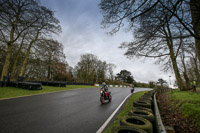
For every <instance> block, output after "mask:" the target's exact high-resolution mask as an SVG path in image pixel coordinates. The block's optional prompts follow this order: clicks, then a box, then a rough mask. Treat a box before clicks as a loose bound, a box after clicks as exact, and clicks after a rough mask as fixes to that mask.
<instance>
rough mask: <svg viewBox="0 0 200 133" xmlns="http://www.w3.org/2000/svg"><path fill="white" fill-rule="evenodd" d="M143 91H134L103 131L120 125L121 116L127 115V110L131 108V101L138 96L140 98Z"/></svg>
mask: <svg viewBox="0 0 200 133" xmlns="http://www.w3.org/2000/svg"><path fill="white" fill-rule="evenodd" d="M145 92H147V91H142V92H137V93H134V94H133V95H132V96H131V97H130V98H129V99H128V101H127V102H126V104H125V105H124V106H123V108H122V110H121V112H120V113H119V114H118V115H117V117H116V118H115V120H114V121H113V122H112V123H111V124H110V125H109V126H108V127H107V128H106V130H105V131H104V133H110V132H111V130H112V128H114V127H118V126H120V119H121V118H122V117H123V116H128V112H129V111H130V110H131V109H132V108H133V102H134V101H136V100H137V99H138V98H140V97H141V96H142V95H143V94H144V93H145Z"/></svg>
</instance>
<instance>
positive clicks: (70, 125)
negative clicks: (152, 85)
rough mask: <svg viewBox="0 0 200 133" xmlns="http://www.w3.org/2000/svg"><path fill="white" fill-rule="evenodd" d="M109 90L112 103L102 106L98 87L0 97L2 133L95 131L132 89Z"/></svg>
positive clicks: (79, 132) (0, 125)
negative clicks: (18, 96)
mask: <svg viewBox="0 0 200 133" xmlns="http://www.w3.org/2000/svg"><path fill="white" fill-rule="evenodd" d="M144 90H149V89H145V88H136V89H135V92H137V91H144ZM110 91H111V92H112V93H111V95H112V102H110V103H106V104H103V105H102V104H101V103H100V100H99V98H100V94H99V88H86V89H78V90H69V91H62V92H56V93H49V94H43V95H36V96H28V97H21V98H13V99H7V100H0V133H95V132H96V131H97V130H98V129H99V128H100V127H101V126H102V125H103V123H104V122H105V121H106V120H107V118H108V117H109V116H110V115H111V114H112V112H114V110H115V109H116V108H117V107H118V106H119V105H120V103H121V102H122V101H123V100H124V98H125V97H126V96H127V95H129V94H130V88H110Z"/></svg>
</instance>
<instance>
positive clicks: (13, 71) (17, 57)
mask: <svg viewBox="0 0 200 133" xmlns="http://www.w3.org/2000/svg"><path fill="white" fill-rule="evenodd" d="M23 40H24V37H23V39H22V42H21V44H20V47H19V50H18V51H17V55H16V58H15V60H14V64H13V66H12V72H11V78H10V79H11V81H13V80H14V79H15V71H16V67H17V61H18V59H19V55H20V52H21V49H22V46H23Z"/></svg>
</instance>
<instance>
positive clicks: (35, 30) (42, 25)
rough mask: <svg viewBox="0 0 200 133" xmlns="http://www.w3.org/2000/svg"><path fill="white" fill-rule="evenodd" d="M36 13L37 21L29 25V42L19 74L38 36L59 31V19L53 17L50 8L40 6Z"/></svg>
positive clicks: (22, 70)
mask: <svg viewBox="0 0 200 133" xmlns="http://www.w3.org/2000/svg"><path fill="white" fill-rule="evenodd" d="M37 15H40V17H39V19H38V21H37V23H35V24H34V27H31V33H32V34H31V36H30V43H29V46H28V49H27V52H26V55H25V59H24V61H23V64H22V66H21V70H20V73H19V76H22V75H23V73H24V69H25V66H26V63H27V61H28V58H29V54H30V51H31V47H32V45H33V44H34V43H35V42H36V41H37V40H38V38H39V37H40V36H45V35H46V36H47V35H49V34H51V33H58V32H60V31H61V27H60V25H59V21H58V20H57V19H56V18H55V17H54V14H53V12H52V11H51V10H49V9H47V8H45V7H41V9H40V10H38V12H37Z"/></svg>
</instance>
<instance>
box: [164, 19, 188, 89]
mask: <svg viewBox="0 0 200 133" xmlns="http://www.w3.org/2000/svg"><path fill="white" fill-rule="evenodd" d="M166 27H167V31H166V30H165V27H164V28H163V30H164V33H165V37H166V42H167V45H168V48H169V53H170V59H171V62H172V66H173V70H174V74H175V77H176V80H177V85H178V87H179V89H180V90H181V91H184V90H187V89H186V88H185V86H184V82H183V80H182V78H181V75H180V72H179V69H178V66H177V61H176V56H175V54H174V50H173V40H172V35H171V30H170V27H169V24H168V23H167V25H166Z"/></svg>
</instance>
